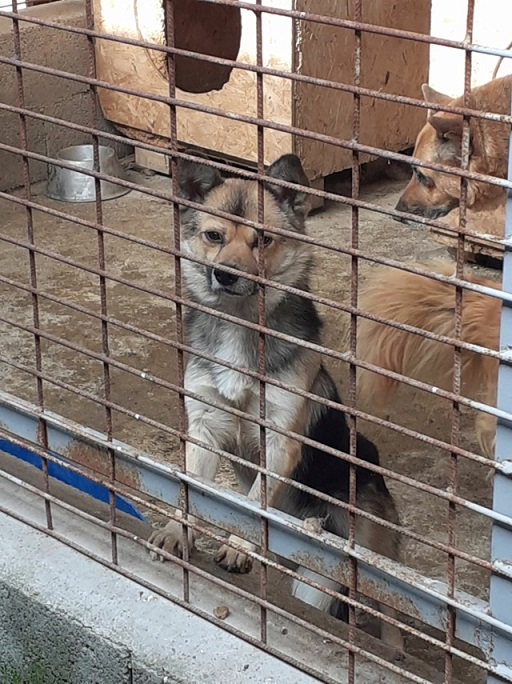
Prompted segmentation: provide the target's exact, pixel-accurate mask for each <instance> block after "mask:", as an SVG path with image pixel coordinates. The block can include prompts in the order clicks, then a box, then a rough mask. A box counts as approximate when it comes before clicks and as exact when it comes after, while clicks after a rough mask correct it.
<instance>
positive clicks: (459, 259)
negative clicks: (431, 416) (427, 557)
mask: <svg viewBox="0 0 512 684" xmlns="http://www.w3.org/2000/svg"><path fill="white" fill-rule="evenodd" d="M474 10H475V0H468V8H467V15H466V35H465V41H466V43H471V42H472V36H473V19H474ZM471 71H472V53H471V50H466V52H465V61H464V106H465V107H467V106H468V104H469V101H470V90H471ZM469 155H470V122H469V117H464V120H463V130H462V148H461V168H462V169H464V170H467V169H469ZM467 200H468V181H467V179H466V178H464V177H462V178H461V179H460V206H459V232H458V234H457V249H456V264H455V273H456V276H457V278H460V279H463V278H464V254H465V247H466V243H465V234H464V232H465V229H466V225H467ZM463 297H464V293H463V290H462V288H460V287H456V288H455V330H454V337H455V339H457V340H460V339H461V337H462V308H463ZM461 371H462V353H461V350H460V349H458V348H457V347H454V349H453V379H452V391H453V392H455V393H457V394H458V393H459V392H460V389H461V380H462V378H461ZM450 413H451V436H450V441H451V444H452V445H453V446H458V444H459V437H460V406H459V403H458V402H453V403H452V407H451V412H450ZM449 458H450V462H449V476H448V478H449V487H450V489H451V491H453V492H456V491H457V474H458V457H457V454H456V453H454V452H453V451H452V452H450V456H449ZM447 522H448V545H449V546H450V547H454V546H455V543H456V536H457V535H456V532H457V507H456V505H455V504H454V503H453V502H450V504H449V505H448V520H447ZM455 565H456V564H455V556H454V555H453V554H451V553H449V554H448V557H447V584H448V596H449V597H450V598H453V597H454V596H455V591H456V581H455V577H456V567H455ZM455 629H456V623H455V611H454V610H452V609H451V608H450V607H449V608H448V610H447V621H446V634H445V640H446V645H447V646H449V647H450V649H451V648H452V647H453V645H454V642H455ZM444 675H445V682H447V683H449V682H451V681H453V656H452V653H451V650H447V651H446V652H445V664H444Z"/></svg>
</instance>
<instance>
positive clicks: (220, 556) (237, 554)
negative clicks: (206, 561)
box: [215, 537, 255, 574]
mask: <svg viewBox="0 0 512 684" xmlns="http://www.w3.org/2000/svg"><path fill="white" fill-rule="evenodd" d="M229 540H230V541H231V542H233V543H235V544H236V545H237V546H242V547H244V548H246V549H248V550H251V551H252V550H253V549H254V548H255V547H254V545H253V544H249V543H248V542H246V541H244V540H243V539H239V538H238V537H230V538H229ZM215 562H216V563H217V565H220V567H221V568H224V570H227V571H228V572H238V573H240V574H245V573H247V572H251V570H252V558H251V557H250V556H248V555H247V554H245V553H243V552H242V551H237V550H236V549H233V548H231V547H230V546H227V544H224V545H223V546H221V547H220V549H219V550H218V551H217V555H216V556H215Z"/></svg>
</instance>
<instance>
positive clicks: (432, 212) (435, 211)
mask: <svg viewBox="0 0 512 684" xmlns="http://www.w3.org/2000/svg"><path fill="white" fill-rule="evenodd" d="M454 206H457V203H455V205H454ZM454 206H444V207H443V206H441V207H428V206H420V205H412V206H409V205H407V204H405V203H403V202H402V200H398V202H397V204H396V206H395V211H404V212H407V213H408V214H414V215H415V216H423V218H428V219H438V218H442V217H443V216H446V214H449V213H450V211H451V210H452V209H453V208H454ZM395 221H398V223H405V224H406V225H410V226H414V225H421V224H418V223H416V222H415V221H414V220H412V219H407V218H405V217H404V218H401V217H398V216H397V217H395Z"/></svg>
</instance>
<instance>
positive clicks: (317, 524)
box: [302, 517, 327, 534]
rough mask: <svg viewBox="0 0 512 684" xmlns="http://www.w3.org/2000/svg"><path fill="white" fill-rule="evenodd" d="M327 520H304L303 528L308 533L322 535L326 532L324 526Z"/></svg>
mask: <svg viewBox="0 0 512 684" xmlns="http://www.w3.org/2000/svg"><path fill="white" fill-rule="evenodd" d="M326 520H327V518H326V517H325V518H304V520H303V523H302V524H303V526H304V529H305V530H307V531H308V532H313V533H314V534H322V532H323V531H324V525H325V522H326Z"/></svg>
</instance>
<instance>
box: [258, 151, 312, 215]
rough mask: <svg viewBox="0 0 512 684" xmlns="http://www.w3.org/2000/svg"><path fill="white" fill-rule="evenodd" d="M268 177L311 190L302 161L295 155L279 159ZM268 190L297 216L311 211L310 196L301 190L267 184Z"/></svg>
mask: <svg viewBox="0 0 512 684" xmlns="http://www.w3.org/2000/svg"><path fill="white" fill-rule="evenodd" d="M266 175H267V176H268V177H269V178H277V179H278V180H283V181H287V182H288V183H296V184H297V185H304V186H306V187H308V188H309V181H308V178H307V176H306V174H305V173H304V169H303V168H302V164H301V163H300V159H299V158H298V157H297V155H295V154H284V155H283V156H282V157H279V159H277V160H276V161H275V162H274V163H273V164H272V165H271V166H269V168H268V169H267V172H266ZM265 187H266V189H267V190H268V191H269V192H270V193H272V195H273V196H274V197H275V198H276V200H277V201H278V202H279V204H281V205H284V206H285V207H286V208H289V209H291V210H292V211H293V212H294V213H296V214H302V215H306V214H307V213H308V211H309V208H310V207H309V204H310V202H309V195H308V194H307V193H306V192H302V191H301V190H294V189H292V188H284V187H283V186H281V185H274V184H273V183H265Z"/></svg>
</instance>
